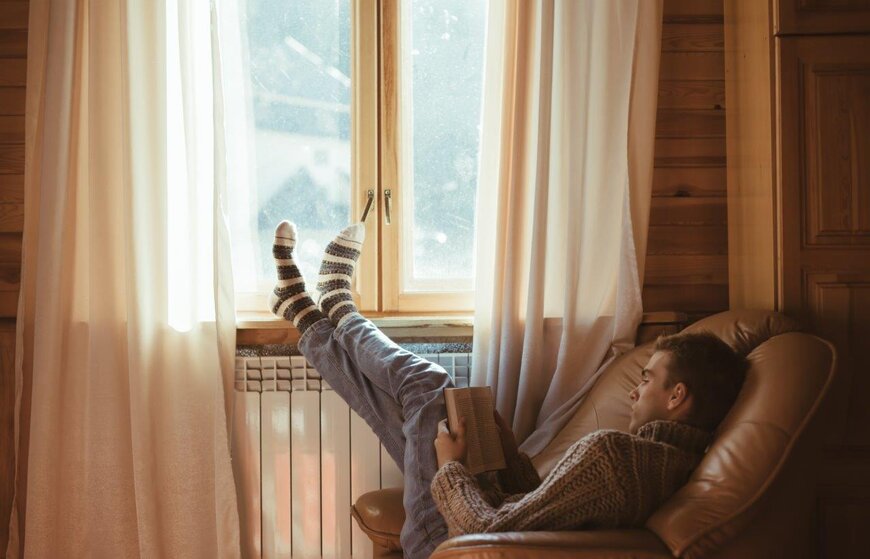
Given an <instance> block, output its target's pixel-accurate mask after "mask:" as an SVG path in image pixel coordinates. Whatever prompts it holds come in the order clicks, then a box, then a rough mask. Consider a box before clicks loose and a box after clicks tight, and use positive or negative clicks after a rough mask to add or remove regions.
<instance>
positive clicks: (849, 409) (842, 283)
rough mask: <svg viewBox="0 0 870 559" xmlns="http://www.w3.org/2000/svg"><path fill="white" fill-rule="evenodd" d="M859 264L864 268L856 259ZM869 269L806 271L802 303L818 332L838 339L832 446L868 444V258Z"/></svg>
mask: <svg viewBox="0 0 870 559" xmlns="http://www.w3.org/2000/svg"><path fill="white" fill-rule="evenodd" d="M857 266H862V264H860V263H858V264H857ZM863 267H864V268H865V271H863V272H860V271H848V272H831V271H816V270H805V271H804V272H803V282H802V283H803V284H804V285H805V286H806V287H805V291H804V300H803V303H802V306H803V308H805V309H806V310H807V311H808V313H809V316H810V319H811V321H812V324H813V326H814V330H815V331H816V332H818V333H819V335H820V336H822V337H824V338H826V339H828V340H830V341H831V342H833V343H834V345H835V346H836V348H837V351H838V352H839V366H838V368H837V372H838V375H837V379H836V383H835V385H834V387H833V388H832V394H831V398H833V399H834V400H835V402H836V403H835V405H833V406H832V408H833V409H834V410H835V411H834V414H835V415H837V417H836V418H835V420H834V428H833V429H832V430H831V432H830V433H829V440H830V442H831V443H834V444H841V445H842V444H845V445H853V446H854V445H863V446H868V447H870V429H868V428H867V426H868V425H870V406H867V405H866V399H865V398H866V395H867V394H870V375H867V374H866V373H867V366H866V360H865V358H864V355H863V351H862V350H863V348H864V346H865V344H866V343H867V340H870V260H867V261H866V262H864V263H863Z"/></svg>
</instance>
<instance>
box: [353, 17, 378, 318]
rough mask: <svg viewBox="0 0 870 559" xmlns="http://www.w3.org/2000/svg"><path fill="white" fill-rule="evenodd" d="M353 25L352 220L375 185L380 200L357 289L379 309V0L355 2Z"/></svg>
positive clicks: (363, 305) (370, 221)
mask: <svg viewBox="0 0 870 559" xmlns="http://www.w3.org/2000/svg"><path fill="white" fill-rule="evenodd" d="M351 6H352V8H351V10H352V12H351V25H352V28H353V31H352V33H353V55H352V56H353V62H352V64H353V70H352V83H353V94H352V101H351V103H352V104H351V138H352V140H351V142H352V144H351V169H352V176H351V185H352V188H351V212H352V216H351V220H352V221H355V220H358V219H360V217H361V216H362V213H363V210H364V208H365V206H366V202H367V201H368V191H369V190H373V191H374V193H375V200H374V203H373V204H372V208H371V211H370V212H369V214H368V217H367V218H366V242H365V245H364V248H363V252H362V255H361V256H360V262H359V266H358V268H357V274H356V277H355V286H354V291H355V292H356V295H357V296H358V297H359V304H360V309H361V310H363V311H379V310H381V305H380V301H379V299H380V288H379V285H380V284H379V276H380V270H379V267H378V262H379V259H380V258H379V256H380V255H379V253H380V240H379V220H380V212H379V208H380V205H381V204H380V202H381V200H380V197H379V196H378V190H379V187H378V2H377V0H353V1H352V2H351Z"/></svg>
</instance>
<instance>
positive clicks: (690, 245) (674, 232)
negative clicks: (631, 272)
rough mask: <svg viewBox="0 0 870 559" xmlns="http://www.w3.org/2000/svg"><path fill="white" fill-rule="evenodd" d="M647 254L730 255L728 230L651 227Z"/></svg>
mask: <svg viewBox="0 0 870 559" xmlns="http://www.w3.org/2000/svg"><path fill="white" fill-rule="evenodd" d="M646 253H647V256H649V255H651V254H652V255H654V254H697V255H709V254H722V255H725V254H728V228H727V227H726V226H725V225H692V226H685V225H650V228H649V241H648V242H647V251H646ZM644 303H646V301H644ZM722 308H723V309H725V308H728V306H727V305H726V306H725V307H722ZM644 309H645V310H664V309H649V308H647V306H646V304H644ZM678 310H682V309H678Z"/></svg>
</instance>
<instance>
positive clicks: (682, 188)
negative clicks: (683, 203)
mask: <svg viewBox="0 0 870 559" xmlns="http://www.w3.org/2000/svg"><path fill="white" fill-rule="evenodd" d="M657 143H658V142H657ZM725 190H726V182H725V167H703V166H702V167H659V166H656V168H655V170H654V171H653V196H721V197H724V196H725Z"/></svg>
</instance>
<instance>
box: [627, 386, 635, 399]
mask: <svg viewBox="0 0 870 559" xmlns="http://www.w3.org/2000/svg"><path fill="white" fill-rule="evenodd" d="M628 398H629V399H630V400H631V401H632V402H634V401H635V400H637V388H632V389H631V392H629V393H628Z"/></svg>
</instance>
